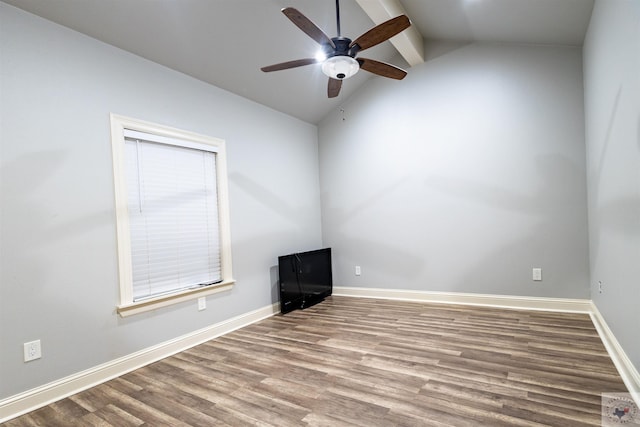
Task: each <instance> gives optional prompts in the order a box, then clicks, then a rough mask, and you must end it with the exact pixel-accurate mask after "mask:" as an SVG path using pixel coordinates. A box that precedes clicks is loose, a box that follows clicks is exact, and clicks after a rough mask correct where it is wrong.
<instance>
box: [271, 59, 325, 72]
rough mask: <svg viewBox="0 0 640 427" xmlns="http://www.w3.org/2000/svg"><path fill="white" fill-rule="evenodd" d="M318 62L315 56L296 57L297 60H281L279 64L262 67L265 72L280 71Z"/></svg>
mask: <svg viewBox="0 0 640 427" xmlns="http://www.w3.org/2000/svg"><path fill="white" fill-rule="evenodd" d="M317 62H318V60H317V59H315V58H305V59H296V60H295V61H287V62H281V63H279V64H273V65H267V66H266V67H262V68H260V69H261V70H262V71H264V72H265V73H268V72H270V71H280V70H286V69H288V68H296V67H302V66H304V65H311V64H316V63H317Z"/></svg>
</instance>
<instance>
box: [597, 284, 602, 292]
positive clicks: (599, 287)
mask: <svg viewBox="0 0 640 427" xmlns="http://www.w3.org/2000/svg"><path fill="white" fill-rule="evenodd" d="M598 293H599V294H601V293H602V282H601V281H598Z"/></svg>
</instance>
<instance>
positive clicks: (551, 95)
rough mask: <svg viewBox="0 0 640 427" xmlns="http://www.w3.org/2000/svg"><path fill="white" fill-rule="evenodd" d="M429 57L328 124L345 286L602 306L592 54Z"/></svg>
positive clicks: (327, 188) (330, 227) (335, 238)
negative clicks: (593, 247) (593, 209)
mask: <svg viewBox="0 0 640 427" xmlns="http://www.w3.org/2000/svg"><path fill="white" fill-rule="evenodd" d="M427 54H428V56H429V58H428V60H427V61H426V62H425V63H424V64H422V65H420V66H417V67H413V68H412V69H411V70H410V71H409V75H408V76H407V77H406V78H405V80H403V81H402V82H397V81H393V80H388V79H382V78H377V79H372V80H370V82H369V83H368V84H367V86H366V87H365V88H364V89H363V90H361V91H359V92H358V93H357V94H356V95H355V96H352V97H351V98H349V99H348V100H347V101H346V102H345V104H344V105H343V109H344V113H343V112H341V111H339V110H336V111H334V112H333V113H332V114H330V115H329V116H328V117H327V118H325V120H323V121H322V122H321V123H320V125H319V147H320V148H319V150H320V188H321V196H322V233H323V243H324V244H325V245H326V246H331V247H333V248H334V257H335V259H334V282H335V284H336V285H341V286H356V287H357V286H362V287H376V288H391V289H411V290H428V291H450V292H471V293H484V294H504V295H528V296H546V297H568V298H589V285H588V284H589V277H588V274H589V273H588V272H589V268H588V248H587V246H588V242H587V214H586V204H587V202H586V179H585V147H584V117H583V96H582V95H583V90H582V85H583V82H582V56H581V51H580V49H578V48H569V47H541V46H507V45H489V44H472V45H446V44H437V45H435V44H431V45H428V46H427ZM345 84H348V81H347V82H345ZM355 265H360V266H361V267H362V275H361V276H355V275H354V266H355ZM532 267H541V268H542V269H543V281H542V282H533V281H532V279H531V273H532V272H531V269H532Z"/></svg>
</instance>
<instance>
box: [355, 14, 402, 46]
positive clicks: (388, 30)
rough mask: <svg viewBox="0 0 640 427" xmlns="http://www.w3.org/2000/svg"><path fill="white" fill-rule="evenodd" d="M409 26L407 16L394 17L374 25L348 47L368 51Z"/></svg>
mask: <svg viewBox="0 0 640 427" xmlns="http://www.w3.org/2000/svg"><path fill="white" fill-rule="evenodd" d="M410 26H411V21H409V18H408V17H407V15H400V16H396V17H395V18H391V19H389V20H388V21H385V22H383V23H382V24H380V25H376V26H375V27H373V28H372V29H370V30H369V31H367V32H366V33H364V34H363V35H361V36H360V37H358V38H357V39H355V40H354V41H352V42H351V44H350V45H349V47H353V46H355V45H358V46H359V48H360V49H359V50H365V49H369V48H370V47H373V46H375V45H377V44H380V43H382V42H383V41H385V40H388V39H390V38H391V37H393V36H395V35H396V34H398V33H401V32H402V31H404V30H406V29H407V28H409V27H410Z"/></svg>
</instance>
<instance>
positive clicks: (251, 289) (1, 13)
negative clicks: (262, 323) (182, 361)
mask: <svg viewBox="0 0 640 427" xmlns="http://www.w3.org/2000/svg"><path fill="white" fill-rule="evenodd" d="M0 28H1V30H0V31H1V32H0V52H1V54H2V60H1V66H2V70H1V71H2V72H1V79H2V80H1V85H2V86H1V98H0V100H1V107H0V108H1V110H0V117H1V118H2V125H1V127H0V137H1V145H0V149H1V171H2V175H1V185H2V191H1V199H0V204H1V215H2V216H1V219H2V220H1V228H0V233H1V235H0V239H1V242H2V249H1V251H2V252H1V257H0V259H1V264H0V266H1V273H0V280H1V285H0V346H1V349H0V399H2V398H5V397H8V396H11V395H14V394H17V393H19V392H22V391H25V390H28V389H31V388H33V387H36V386H40V385H43V384H45V383H48V382H50V381H53V380H56V379H59V378H62V377H64V376H67V375H70V374H73V373H76V372H79V371H81V370H84V369H88V368H90V367H94V366H97V365H99V364H101V363H105V362H107V361H110V360H113V359H115V358H117V357H120V356H124V355H127V354H130V353H133V352H135V351H137V350H140V349H143V348H147V347H150V346H152V345H155V344H158V343H161V342H164V341H166V340H169V339H173V338H175V337H178V336H181V335H183V334H186V333H189V332H193V331H195V330H198V329H200V328H203V327H206V326H208V325H211V324H214V323H216V322H219V321H222V320H226V319H228V318H231V317H234V316H237V315H239V314H244V313H246V312H249V311H251V310H254V309H257V308H261V307H265V306H267V305H269V304H271V303H272V302H275V301H276V296H277V295H276V294H275V288H274V286H275V276H274V274H275V273H274V272H275V269H274V266H276V265H277V256H278V255H281V254H284V253H290V252H293V251H299V250H308V249H313V248H316V247H319V246H320V245H321V232H320V195H319V182H318V151H317V129H316V127H315V126H313V125H310V124H308V123H304V122H301V121H299V120H297V119H293V118H291V117H289V116H286V115H283V114H281V113H278V112H275V111H273V110H271V109H268V108H265V107H263V106H260V105H258V104H255V103H252V102H250V101H247V100H245V99H243V98H240V97H238V96H235V95H232V94H230V93H228V92H225V91H223V90H220V89H217V88H215V87H212V86H210V85H207V84H204V83H202V82H199V81H197V80H194V79H192V78H190V77H187V76H185V75H182V74H179V73H176V72H174V71H171V70H169V69H167V68H164V67H161V66H158V65H156V64H153V63H151V62H149V61H146V60H144V59H141V58H139V57H136V56H134V55H131V54H128V53H126V52H123V51H120V50H118V49H115V48H113V47H111V46H108V45H105V44H102V43H99V42H97V41H95V40H93V39H91V38H88V37H85V36H82V35H80V34H78V33H75V32H73V31H70V30H68V29H65V28H63V27H60V26H57V25H55V24H52V23H50V22H48V21H44V20H42V19H40V18H37V17H34V16H33V15H30V14H27V13H24V12H22V11H19V10H18V9H15V8H13V7H11V6H7V5H6V4H4V3H0ZM110 112H114V113H117V114H121V115H125V116H130V117H134V118H138V119H142V120H147V121H151V122H155V123H160V124H163V125H168V126H173V127H177V128H181V129H185V130H189V131H193V132H198V133H202V134H206V135H210V136H214V137H219V138H223V139H225V140H226V142H227V157H228V169H229V193H230V204H231V237H232V245H233V267H234V276H235V278H236V280H237V284H236V286H235V288H234V289H233V290H232V291H231V292H227V293H221V294H217V295H215V296H211V297H208V298H207V302H208V308H207V309H206V310H205V311H202V312H198V310H197V304H196V302H195V301H193V302H188V303H183V304H179V305H176V306H172V307H170V308H166V309H161V310H158V311H157V312H150V313H146V314H141V315H137V316H133V317H131V318H127V319H122V318H119V317H118V315H116V313H115V306H116V304H117V303H118V283H117V258H116V234H115V213H114V195H113V177H112V175H113V172H112V165H111V146H110V129H109V113H110ZM36 339H40V340H41V341H42V353H43V356H42V359H40V360H37V361H34V362H30V363H24V362H23V361H22V357H23V356H22V344H23V343H24V342H27V341H31V340H36Z"/></svg>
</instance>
